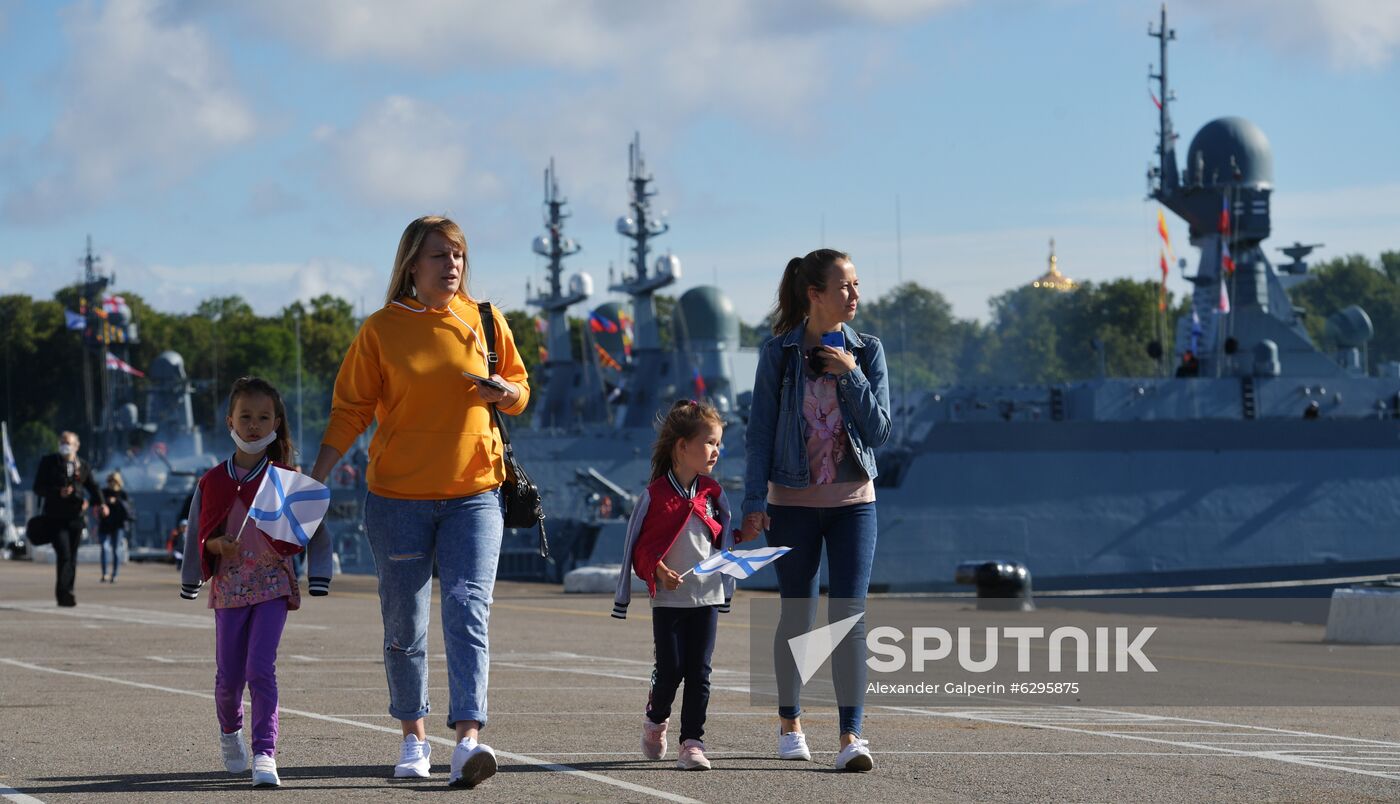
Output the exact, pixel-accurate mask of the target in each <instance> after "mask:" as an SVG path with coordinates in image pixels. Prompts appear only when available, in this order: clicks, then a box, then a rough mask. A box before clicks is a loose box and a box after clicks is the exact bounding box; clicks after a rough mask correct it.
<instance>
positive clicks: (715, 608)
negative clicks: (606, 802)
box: [613, 400, 735, 770]
mask: <svg viewBox="0 0 1400 804" xmlns="http://www.w3.org/2000/svg"><path fill="white" fill-rule="evenodd" d="M657 429H658V431H659V432H658V433H657V436H656V443H655V445H654V446H653V447H652V453H651V483H650V484H649V485H648V486H647V487H646V490H645V491H643V492H642V494H641V496H640V497H639V498H638V500H637V504H636V506H635V507H634V508H633V509H632V517H631V519H630V520H628V522H627V545H626V547H625V548H624V549H623V564H624V565H625V566H624V571H623V573H622V576H621V577H620V578H619V579H618V584H617V596H616V598H615V599H614V601H613V616H614V617H617V618H619V619H622V618H625V617H626V616H627V604H628V603H629V602H630V600H631V597H632V578H631V573H628V572H627V571H626V568H627V567H631V569H632V571H633V572H635V573H636V574H637V577H639V578H641V579H642V580H643V581H645V582H646V585H647V592H648V594H649V595H650V596H651V622H652V636H653V637H654V638H655V640H656V667H655V669H654V670H653V672H652V676H651V678H652V682H651V692H650V694H649V695H648V697H647V710H646V718H645V719H644V720H643V721H642V753H643V755H645V756H646V757H647V758H648V759H661V758H663V757H665V756H666V729H667V726H668V724H669V721H670V717H671V704H672V702H673V701H675V698H676V691H677V690H678V689H679V688H680V686H681V683H682V682H684V683H685V695H684V698H683V699H682V705H681V734H680V743H681V752H680V759H679V760H678V761H677V763H676V767H678V768H680V769H682V770H709V768H710V761H709V759H707V758H706V757H705V744H704V742H703V739H702V738H703V737H704V734H705V709H706V707H707V706H708V704H709V700H710V656H711V654H713V653H714V649H715V632H716V630H717V629H718V615H719V613H720V612H727V611H728V610H729V601H730V598H731V597H733V595H734V579H733V578H732V577H730V576H728V575H724V574H721V573H711V574H706V575H696V574H695V573H687V570H689V569H690V568H691V567H694V566H695V565H696V564H698V563H700V562H701V561H704V560H705V559H706V558H709V557H710V556H711V555H713V554H714V553H716V552H719V551H720V550H726V549H729V548H731V547H733V546H734V535H735V534H734V533H733V532H732V531H731V530H730V529H729V520H730V513H729V501H728V500H727V499H725V496H724V489H723V488H721V487H720V485H719V483H717V482H715V481H714V479H713V478H711V477H710V472H712V471H713V470H714V468H715V463H716V462H717V461H718V460H719V450H720V439H721V437H722V436H723V434H724V422H723V420H721V419H720V416H719V413H718V412H717V411H716V410H715V409H714V408H713V407H711V406H710V405H707V404H704V403H701V402H696V401H694V400H681V401H679V402H677V403H675V404H674V405H672V406H671V410H670V411H669V412H667V414H666V415H665V417H664V418H662V420H661V422H660V424H659V426H658V428H657Z"/></svg>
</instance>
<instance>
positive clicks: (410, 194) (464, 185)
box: [315, 96, 500, 209]
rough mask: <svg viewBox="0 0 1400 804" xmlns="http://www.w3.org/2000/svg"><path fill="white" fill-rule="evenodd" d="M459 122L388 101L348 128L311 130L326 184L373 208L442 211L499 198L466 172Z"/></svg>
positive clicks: (489, 181) (492, 181)
mask: <svg viewBox="0 0 1400 804" xmlns="http://www.w3.org/2000/svg"><path fill="white" fill-rule="evenodd" d="M469 133H470V128H469V126H468V124H467V122H466V121H465V120H462V119H460V118H458V117H456V116H455V115H453V114H451V113H449V112H447V111H445V110H443V109H442V108H440V107H438V106H436V105H434V104H431V103H428V102H425V101H420V100H414V99H412V98H407V97H403V96H391V97H388V98H385V99H383V100H381V101H379V102H378V103H376V104H375V105H374V106H372V107H371V108H369V109H367V110H366V111H365V113H364V114H363V115H362V116H361V117H360V119H359V120H357V121H355V123H354V124H352V125H351V126H350V127H349V128H347V129H345V130H343V131H342V130H339V129H336V128H334V127H331V126H320V127H318V128H317V130H316V133H315V138H316V139H317V141H318V142H319V143H320V144H321V145H322V146H323V147H324V148H325V156H326V159H327V162H326V165H325V175H326V179H327V181H328V182H329V183H331V184H333V185H338V186H340V187H341V188H342V189H344V190H347V191H349V192H350V193H352V194H353V195H355V196H356V197H357V198H358V199H359V200H361V201H363V202H365V203H366V204H368V205H371V206H375V207H384V206H389V207H398V206H405V207H413V208H419V209H444V208H446V207H447V206H448V205H449V204H451V203H452V202H454V201H459V200H460V199H461V198H462V197H463V196H464V195H471V196H473V197H477V198H480V197H482V196H486V197H490V196H491V195H492V194H494V193H497V192H499V189H500V184H499V181H497V180H496V178H495V177H494V176H492V175H491V174H489V173H485V172H481V171H477V172H471V171H469V165H468V152H467V145H466V142H467V138H468V135H469Z"/></svg>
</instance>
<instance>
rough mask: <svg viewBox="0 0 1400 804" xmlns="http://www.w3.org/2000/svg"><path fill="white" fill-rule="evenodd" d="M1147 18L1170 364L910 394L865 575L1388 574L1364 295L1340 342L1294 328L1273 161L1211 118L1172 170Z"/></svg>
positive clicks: (1386, 515)
mask: <svg viewBox="0 0 1400 804" xmlns="http://www.w3.org/2000/svg"><path fill="white" fill-rule="evenodd" d="M1149 33H1150V35H1151V36H1153V37H1156V38H1157V39H1158V40H1159V48H1160V56H1159V58H1160V65H1159V69H1158V71H1157V72H1156V73H1154V74H1153V75H1152V78H1153V79H1154V80H1155V81H1156V82H1157V84H1158V89H1159V95H1158V96H1159V97H1160V99H1161V101H1160V103H1161V107H1160V119H1159V121H1158V122H1159V125H1160V129H1159V132H1158V144H1157V153H1158V158H1159V164H1158V166H1157V167H1155V168H1153V169H1152V170H1150V171H1149V174H1148V179H1149V185H1150V188H1151V189H1150V196H1151V198H1152V199H1155V200H1156V201H1158V202H1159V203H1160V204H1161V205H1162V206H1164V207H1165V208H1166V209H1168V210H1170V211H1171V212H1172V213H1174V214H1175V215H1177V216H1179V217H1180V218H1181V219H1182V220H1184V221H1185V222H1186V223H1187V224H1188V225H1189V226H1190V235H1191V244H1192V245H1193V246H1195V247H1196V248H1197V249H1199V250H1200V259H1199V263H1198V265H1197V268H1196V272H1195V274H1194V276H1191V277H1189V278H1190V279H1191V281H1192V283H1193V285H1194V289H1193V294H1192V298H1191V306H1190V312H1189V313H1188V314H1187V315H1184V316H1182V318H1181V319H1180V320H1179V321H1178V322H1177V325H1176V331H1175V339H1174V342H1175V346H1174V351H1175V357H1176V360H1177V363H1178V364H1179V366H1180V368H1179V369H1178V370H1177V371H1176V374H1177V376H1173V377H1170V378H1163V377H1143V378H1105V379H1098V380H1093V381H1088V382H1076V383H1066V384H1056V385H1043V386H1022V387H1004V388H988V387H977V388H972V387H964V388H952V389H947V390H944V391H942V392H940V393H936V394H932V395H930V396H929V397H927V398H926V400H925V401H924V402H923V404H922V405H920V406H919V408H918V409H917V411H916V412H915V413H914V414H913V415H912V416H910V417H909V418H908V419H907V420H906V421H905V422H904V423H903V427H904V430H905V432H904V434H903V437H902V438H901V441H900V443H899V444H897V445H895V446H894V447H893V448H892V449H889V450H887V451H886V453H885V455H883V456H882V457H883V458H884V459H885V460H884V461H883V462H882V463H883V468H882V474H881V477H880V479H879V481H878V485H880V486H881V488H879V490H878V495H879V518H880V537H879V539H880V540H879V545H880V547H879V552H878V554H877V557H876V563H875V568H874V582H875V583H877V584H880V585H883V586H885V587H887V588H889V589H930V588H934V589H937V588H942V587H946V586H950V585H951V581H952V580H953V577H954V574H955V568H956V567H957V565H958V564H959V563H961V562H963V561H966V560H970V559H992V560H1001V561H1008V562H1017V563H1020V564H1022V565H1024V566H1025V567H1026V568H1028V569H1029V571H1030V573H1031V575H1032V576H1033V578H1034V586H1035V589H1036V590H1037V592H1039V591H1042V590H1084V591H1091V592H1092V591H1098V592H1104V591H1117V592H1129V593H1132V592H1149V593H1151V592H1167V593H1170V592H1202V593H1204V592H1211V593H1246V594H1247V593H1251V592H1252V593H1271V592H1269V591H1268V590H1287V592H1286V593H1287V594H1298V593H1299V592H1300V591H1315V592H1318V593H1322V592H1324V591H1326V590H1329V589H1330V588H1332V587H1334V586H1337V585H1341V584H1344V583H1347V582H1351V581H1354V580H1357V579H1368V580H1369V579H1373V578H1377V577H1380V576H1384V575H1385V574H1386V573H1394V572H1397V571H1400V541H1397V540H1396V533H1397V526H1400V365H1397V364H1394V363H1391V364H1385V365H1382V366H1381V367H1380V371H1379V372H1378V376H1368V373H1367V364H1366V361H1365V360H1364V350H1365V345H1366V342H1367V341H1368V340H1369V339H1370V337H1371V336H1372V335H1373V334H1374V333H1373V330H1372V325H1371V322H1370V319H1369V317H1368V316H1367V315H1366V313H1365V311H1364V310H1362V309H1361V308H1360V307H1355V306H1353V307H1349V308H1347V309H1345V310H1342V311H1341V312H1340V313H1337V314H1335V315H1334V316H1332V317H1331V318H1330V319H1329V320H1328V322H1327V326H1328V330H1329V335H1330V338H1331V340H1333V341H1334V342H1336V343H1337V344H1339V345H1340V350H1339V351H1338V352H1337V353H1336V354H1324V353H1323V352H1321V351H1319V349H1318V348H1317V347H1316V346H1315V345H1314V344H1313V342H1312V341H1311V339H1310V338H1309V336H1308V333H1307V331H1306V329H1305V328H1304V326H1303V317H1304V315H1305V311H1303V310H1301V309H1299V308H1296V307H1294V306H1293V304H1292V303H1291V302H1290V299H1289V294H1288V289H1289V288H1290V287H1291V286H1293V285H1295V284H1297V283H1299V282H1302V281H1305V280H1308V279H1311V277H1309V275H1308V267H1307V264H1306V263H1305V262H1304V258H1305V257H1306V256H1307V255H1308V253H1309V252H1310V251H1311V250H1312V249H1313V248H1315V246H1305V245H1301V244H1297V243H1295V244H1294V245H1293V246H1291V247H1287V248H1283V249H1280V251H1282V252H1283V253H1284V254H1286V255H1287V256H1289V257H1290V258H1291V262H1289V263H1287V264H1284V265H1280V266H1274V265H1273V264H1272V263H1270V261H1269V259H1268V257H1267V256H1266V254H1265V252H1264V249H1263V246H1262V244H1263V241H1264V240H1265V239H1266V238H1267V237H1268V236H1269V234H1270V200H1271V195H1272V193H1273V157H1272V154H1271V151H1270V148H1269V142H1268V140H1267V139H1266V138H1265V136H1264V134H1263V132H1262V131H1260V130H1259V128H1258V127H1256V126H1255V125H1254V124H1253V123H1250V122H1249V121H1247V120H1244V119H1242V118H1238V117H1225V118H1221V119H1218V120H1213V121H1211V122H1209V123H1207V124H1206V125H1205V126H1204V127H1203V128H1201V130H1200V131H1199V132H1198V133H1197V134H1196V136H1195V137H1194V138H1193V139H1192V141H1191V145H1190V147H1189V149H1188V150H1187V155H1186V168H1185V173H1184V175H1183V173H1182V172H1180V171H1179V169H1178V166H1177V159H1176V152H1175V141H1176V133H1175V132H1174V130H1173V128H1172V122H1171V116H1170V109H1171V103H1172V101H1173V96H1172V94H1171V91H1170V87H1169V86H1168V78H1167V45H1168V42H1169V41H1171V40H1172V39H1174V38H1175V32H1174V31H1172V30H1170V29H1169V28H1168V27H1167V16H1166V10H1165V7H1164V8H1163V10H1162V16H1161V22H1160V27H1158V28H1157V29H1155V30H1153V29H1149ZM1183 262H1184V261H1183ZM1232 263H1233V272H1232V271H1231V270H1230V268H1231V265H1232ZM1226 298H1228V304H1226V303H1224V300H1225V299H1226ZM1222 308H1225V309H1228V312H1227V311H1225V309H1222ZM1149 351H1152V347H1149ZM1156 352H1157V353H1158V354H1160V345H1158V346H1156Z"/></svg>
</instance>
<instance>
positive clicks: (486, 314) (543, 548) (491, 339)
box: [476, 302, 554, 564]
mask: <svg viewBox="0 0 1400 804" xmlns="http://www.w3.org/2000/svg"><path fill="white" fill-rule="evenodd" d="M476 309H477V312H479V313H480V314H481V329H482V331H483V332H485V333H486V345H487V352H486V376H488V377H489V376H491V375H492V374H495V373H496V363H497V362H498V361H499V360H500V355H499V354H497V352H496V317H495V316H494V315H492V313H491V302H478V303H477V305H476ZM491 420H492V421H493V422H495V423H496V429H497V430H500V431H501V444H502V447H503V450H504V452H505V461H506V464H507V465H508V466H512V467H518V466H519V464H517V463H516V462H515V450H514V449H513V448H512V447H511V445H510V431H509V430H507V429H506V423H505V420H504V419H502V418H501V411H500V410H499V409H498V408H497V407H496V405H495V404H492V405H491ZM537 526H538V527H539V530H540V541H539V550H540V557H541V558H543V559H545V560H546V561H548V562H549V563H551V564H553V563H554V559H552V558H550V557H549V539H548V537H546V536H545V533H544V517H543V516H541V517H540V521H539V522H538V523H537Z"/></svg>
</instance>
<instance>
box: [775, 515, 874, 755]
mask: <svg viewBox="0 0 1400 804" xmlns="http://www.w3.org/2000/svg"><path fill="white" fill-rule="evenodd" d="M768 515H769V517H770V518H771V519H772V527H771V528H770V529H769V530H768V544H769V545H771V546H774V547H791V548H792V552H790V553H788V554H787V555H785V556H783V557H782V558H780V559H778V560H777V561H776V562H775V563H774V564H773V568H774V570H775V571H776V572H777V574H778V594H779V596H780V597H781V598H782V604H781V606H782V607H781V610H780V615H779V618H778V631H777V633H776V634H774V637H773V662H774V667H775V668H777V674H778V678H777V681H778V703H779V706H778V716H779V717H785V718H796V717H798V716H799V715H801V714H802V707H801V705H800V703H799V702H800V699H801V691H802V678H801V676H800V675H799V674H798V671H797V664H796V662H794V661H793V658H792V651H791V650H790V649H789V647H788V640H789V639H791V638H792V637H795V636H798V635H800V634H804V633H806V632H808V631H810V630H812V625H813V624H814V623H815V621H816V617H817V598H818V596H819V595H820V588H819V580H820V579H819V573H818V570H819V569H820V568H821V560H822V545H823V544H825V545H826V562H827V572H828V576H829V581H830V583H829V586H828V590H829V598H828V601H827V618H828V622H833V623H834V622H837V621H838V620H844V619H846V618H847V617H851V616H854V615H856V614H861V613H864V611H865V596H866V593H867V592H868V591H869V588H870V565H871V563H872V562H873V561H874V560H875V536H876V527H875V503H858V504H856V505H847V506H844V507H841V508H800V507H795V506H787V505H770V506H768ZM865 669H866V668H865V620H864V619H862V620H860V621H859V622H858V623H857V624H856V626H855V628H852V629H851V631H850V633H849V634H848V635H847V636H846V637H845V638H844V639H843V640H842V641H841V644H840V645H838V646H837V648H836V651H835V652H834V653H832V656H831V677H832V682H833V683H834V685H835V687H836V705H837V706H836V709H837V713H838V715H839V717H840V721H841V733H842V734H854V735H856V736H859V735H860V726H861V719H862V717H863V714H864V702H865Z"/></svg>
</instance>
